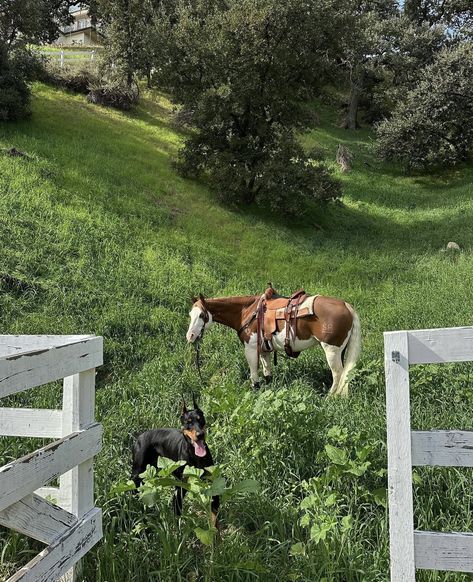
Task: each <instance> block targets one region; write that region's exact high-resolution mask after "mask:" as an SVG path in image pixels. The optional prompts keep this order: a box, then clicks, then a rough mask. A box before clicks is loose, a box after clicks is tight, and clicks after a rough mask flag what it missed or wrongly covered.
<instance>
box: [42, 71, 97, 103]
mask: <svg viewBox="0 0 473 582" xmlns="http://www.w3.org/2000/svg"><path fill="white" fill-rule="evenodd" d="M42 80H43V81H44V82H45V83H49V84H50V85H54V86H55V87H62V88H63V89H68V90H69V91H73V92H74V93H81V94H82V95H88V94H89V92H90V89H91V87H92V86H94V85H95V84H96V83H97V82H98V73H97V70H96V69H95V68H93V67H91V66H82V67H63V68H60V67H59V66H58V65H57V64H55V63H48V64H47V65H46V67H45V68H44V73H43V77H42Z"/></svg>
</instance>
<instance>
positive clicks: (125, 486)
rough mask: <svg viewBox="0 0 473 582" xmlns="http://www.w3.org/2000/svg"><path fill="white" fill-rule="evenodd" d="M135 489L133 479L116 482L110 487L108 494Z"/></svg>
mask: <svg viewBox="0 0 473 582" xmlns="http://www.w3.org/2000/svg"><path fill="white" fill-rule="evenodd" d="M134 489H136V485H135V484H134V483H133V481H127V482H126V483H116V484H115V485H113V486H112V487H111V489H110V495H117V494H120V493H126V492H127V491H133V490H134Z"/></svg>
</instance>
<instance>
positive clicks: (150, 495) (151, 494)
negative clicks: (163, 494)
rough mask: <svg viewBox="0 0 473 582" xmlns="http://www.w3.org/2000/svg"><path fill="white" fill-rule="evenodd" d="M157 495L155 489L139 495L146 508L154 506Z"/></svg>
mask: <svg viewBox="0 0 473 582" xmlns="http://www.w3.org/2000/svg"><path fill="white" fill-rule="evenodd" d="M157 493H158V492H157V491H156V489H151V490H148V491H146V490H145V491H142V492H141V493H140V499H141V501H142V502H143V505H147V506H150V505H154V504H155V503H156V501H157V497H158V495H157Z"/></svg>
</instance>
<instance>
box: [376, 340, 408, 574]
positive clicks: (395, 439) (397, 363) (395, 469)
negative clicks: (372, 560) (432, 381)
mask: <svg viewBox="0 0 473 582" xmlns="http://www.w3.org/2000/svg"><path fill="white" fill-rule="evenodd" d="M384 355H385V358H384V368H385V373H386V420H387V440H388V442H387V445H388V497H389V538H390V547H391V580H392V581H393V582H401V581H402V582H412V581H414V580H415V562H414V520H413V501H412V463H411V420H410V403H409V350H408V339H407V332H405V331H401V332H392V333H385V334H384Z"/></svg>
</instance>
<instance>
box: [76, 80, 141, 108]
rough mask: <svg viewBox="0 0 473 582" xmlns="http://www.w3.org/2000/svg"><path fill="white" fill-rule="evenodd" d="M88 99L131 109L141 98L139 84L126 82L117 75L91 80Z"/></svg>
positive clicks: (109, 105)
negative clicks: (116, 76)
mask: <svg viewBox="0 0 473 582" xmlns="http://www.w3.org/2000/svg"><path fill="white" fill-rule="evenodd" d="M88 89H89V91H88V93H87V100H88V101H90V103H95V105H105V106H107V107H113V108H114V109H120V110H121V111H129V110H130V109H132V108H133V107H134V106H135V105H136V104H137V103H138V99H139V95H140V92H139V89H138V85H136V84H134V83H131V84H130V85H128V84H126V83H124V82H123V81H121V80H120V79H117V78H115V77H109V78H105V79H96V80H91V81H90V82H89V85H88Z"/></svg>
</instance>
